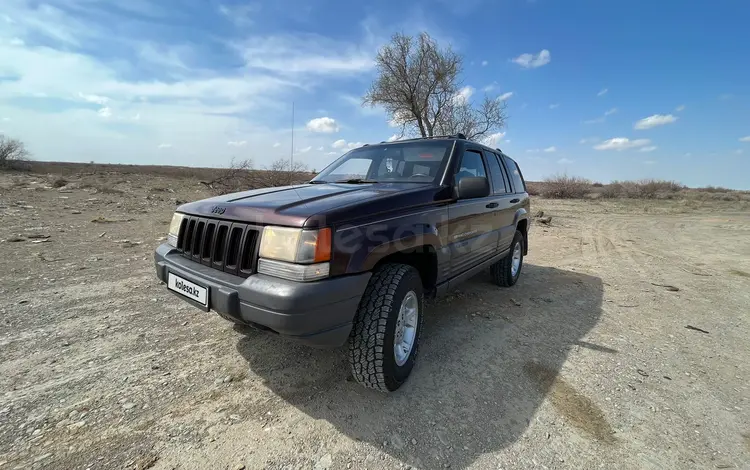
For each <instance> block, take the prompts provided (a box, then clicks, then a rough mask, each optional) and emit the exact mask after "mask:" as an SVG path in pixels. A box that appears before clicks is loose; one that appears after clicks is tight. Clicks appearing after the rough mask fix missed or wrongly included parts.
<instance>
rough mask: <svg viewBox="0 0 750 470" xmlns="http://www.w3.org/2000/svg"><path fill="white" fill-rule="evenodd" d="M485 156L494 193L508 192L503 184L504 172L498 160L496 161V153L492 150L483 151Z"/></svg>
mask: <svg viewBox="0 0 750 470" xmlns="http://www.w3.org/2000/svg"><path fill="white" fill-rule="evenodd" d="M484 155H485V156H486V157H487V165H489V167H490V176H491V177H492V187H493V191H494V193H495V194H503V193H509V192H510V191H508V188H507V187H506V185H505V176H503V174H504V173H505V172H504V171H503V170H502V168H501V167H500V162H498V161H497V155H495V154H494V153H492V152H484Z"/></svg>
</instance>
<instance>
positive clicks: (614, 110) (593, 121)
mask: <svg viewBox="0 0 750 470" xmlns="http://www.w3.org/2000/svg"><path fill="white" fill-rule="evenodd" d="M617 111H618V110H617V108H612V109H608V110H607V111H605V112H604V115H603V116H600V117H598V118H594V119H587V120H585V121H583V123H584V124H601V123H603V122H605V121H606V120H607V116H611V115H613V114H615V113H617Z"/></svg>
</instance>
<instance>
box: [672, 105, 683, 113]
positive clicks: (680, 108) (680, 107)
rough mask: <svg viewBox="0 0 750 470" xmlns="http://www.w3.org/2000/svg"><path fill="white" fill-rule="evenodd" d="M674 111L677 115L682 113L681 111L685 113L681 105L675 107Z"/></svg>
mask: <svg viewBox="0 0 750 470" xmlns="http://www.w3.org/2000/svg"><path fill="white" fill-rule="evenodd" d="M674 110H675V111H677V112H678V113H679V112H682V111H685V105H684V104H681V105H679V106H677V107H676V108H675V109H674Z"/></svg>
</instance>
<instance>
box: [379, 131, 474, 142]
mask: <svg viewBox="0 0 750 470" xmlns="http://www.w3.org/2000/svg"><path fill="white" fill-rule="evenodd" d="M429 139H462V140H466V135H464V134H462V133H460V132H459V133H458V134H450V135H433V136H428V137H413V138H411V139H400V140H394V141H392V142H411V141H413V140H429ZM380 143H381V144H385V143H388V142H387V141H385V140H384V141H382V142H380Z"/></svg>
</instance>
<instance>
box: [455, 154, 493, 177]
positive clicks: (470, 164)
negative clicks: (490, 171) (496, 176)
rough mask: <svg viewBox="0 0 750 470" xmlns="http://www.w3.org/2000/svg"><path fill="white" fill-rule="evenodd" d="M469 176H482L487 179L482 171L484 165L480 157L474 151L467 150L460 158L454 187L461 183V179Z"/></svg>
mask: <svg viewBox="0 0 750 470" xmlns="http://www.w3.org/2000/svg"><path fill="white" fill-rule="evenodd" d="M470 176H483V177H485V178H486V177H487V173H486V172H485V170H484V163H483V162H482V155H481V154H480V153H479V152H477V151H475V150H467V151H465V152H464V155H463V157H461V164H460V165H459V167H458V172H456V185H458V182H459V181H461V178H466V177H470Z"/></svg>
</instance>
